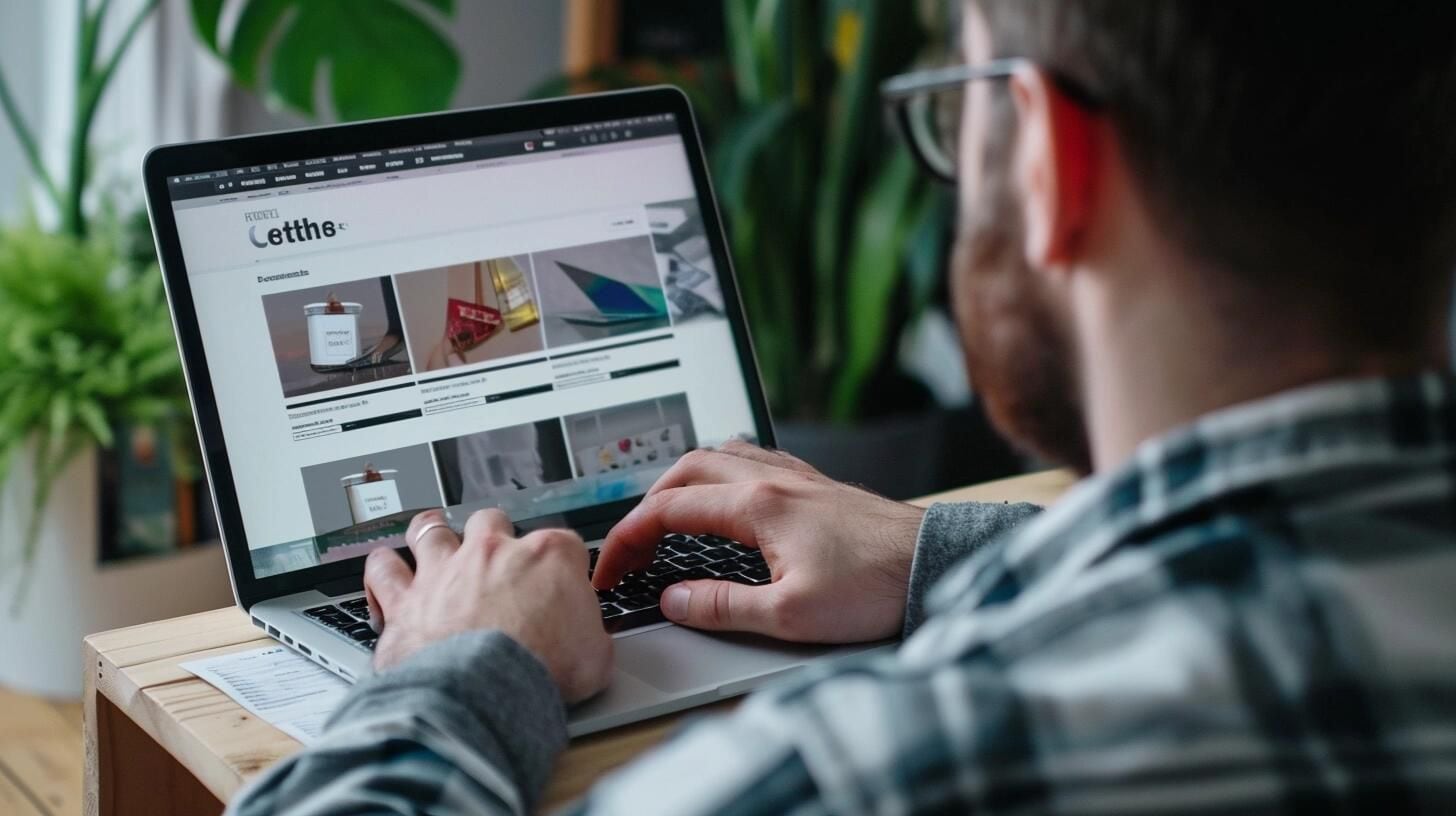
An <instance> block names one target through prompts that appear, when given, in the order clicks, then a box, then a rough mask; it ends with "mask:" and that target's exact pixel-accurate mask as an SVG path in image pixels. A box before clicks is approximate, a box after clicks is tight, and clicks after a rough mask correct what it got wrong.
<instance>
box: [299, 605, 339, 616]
mask: <svg viewBox="0 0 1456 816" xmlns="http://www.w3.org/2000/svg"><path fill="white" fill-rule="evenodd" d="M338 612H339V608H338V607H337V606H334V605H332V604H330V605H328V606H315V607H314V608H312V609H305V610H303V614H305V615H307V616H309V617H310V618H322V617H326V616H328V615H334V614H337V613H338Z"/></svg>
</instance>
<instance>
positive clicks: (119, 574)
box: [0, 451, 232, 697]
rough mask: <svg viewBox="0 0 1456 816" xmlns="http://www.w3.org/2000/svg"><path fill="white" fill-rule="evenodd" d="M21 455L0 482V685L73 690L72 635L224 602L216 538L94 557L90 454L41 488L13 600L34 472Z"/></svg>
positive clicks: (76, 646) (76, 667)
mask: <svg viewBox="0 0 1456 816" xmlns="http://www.w3.org/2000/svg"><path fill="white" fill-rule="evenodd" d="M31 474H32V470H31V460H30V458H29V456H26V455H22V456H20V457H18V458H17V460H16V462H15V463H14V466H13V467H12V468H11V472H10V478H9V480H8V481H7V483H6V485H5V487H4V489H3V490H0V565H3V566H0V686H5V687H7V688H11V689H14V690H17V691H21V692H25V693H30V694H38V695H44V696H48V697H79V696H80V695H81V639H82V638H83V637H85V636H86V635H88V634H92V633H94V632H100V631H104V630H107V629H115V628H118V627H121V626H132V625H134V624H138V623H145V622H147V621H153V620H159V619H162V618H169V617H175V616H177V615H185V614H188V613H191V612H200V611H203V610H206V609H216V608H217V607H220V606H227V605H228V604H230V603H232V589H231V588H230V586H229V584H228V576H227V567H226V565H225V563H224V561H223V554H222V547H221V546H219V545H216V544H209V545H203V546H199V547H195V548H190V549H187V550H183V551H181V552H178V553H176V554H172V555H163V556H151V557H141V558H133V559H129V560H125V561H121V562H118V563H115V564H110V565H101V564H98V563H97V561H96V555H97V508H98V504H97V498H98V497H97V473H96V454H95V452H94V451H88V452H86V453H84V454H82V455H79V456H77V457H76V458H75V460H74V461H73V462H72V463H71V464H70V465H69V466H68V467H67V468H66V470H65V472H64V473H62V474H61V478H60V479H59V480H58V481H57V482H56V484H55V486H54V487H53V488H52V489H51V496H50V500H49V502H48V504H47V506H46V509H45V521H44V522H43V523H42V525H41V531H40V541H39V542H38V546H37V549H36V556H35V560H34V562H33V563H32V564H31V566H30V568H29V571H28V573H27V581H28V584H29V588H28V590H27V591H26V593H25V599H24V601H23V602H22V604H21V606H20V607H19V608H18V609H16V608H15V604H14V601H15V599H16V593H17V589H18V587H17V583H16V580H15V578H16V571H17V569H18V568H17V566H16V559H17V558H18V556H19V553H20V551H21V549H22V544H23V541H22V539H23V537H24V535H25V527H24V525H25V523H26V521H27V519H29V518H30V506H31V497H32V495H33V492H32V491H33V490H34V482H33V480H32V478H31Z"/></svg>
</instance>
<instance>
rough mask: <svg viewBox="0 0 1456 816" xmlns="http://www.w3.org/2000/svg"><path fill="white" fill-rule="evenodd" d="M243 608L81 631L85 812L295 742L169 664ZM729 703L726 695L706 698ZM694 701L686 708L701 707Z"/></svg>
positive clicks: (202, 645)
mask: <svg viewBox="0 0 1456 816" xmlns="http://www.w3.org/2000/svg"><path fill="white" fill-rule="evenodd" d="M1071 483H1072V478H1071V477H1070V476H1069V475H1067V474H1066V473H1063V472H1060V471H1050V472H1047V473H1039V474H1033V475H1030V476H1021V477H1017V478H1014V479H1007V480H1003V481H1000V482H992V483H989V484H984V485H978V486H976V487H971V488H965V489H962V490H956V491H951V492H949V493H943V494H940V495H938V496H929V497H926V498H925V499H922V500H920V501H918V502H917V503H918V504H928V503H930V502H933V501H1030V502H1035V503H1038V504H1050V503H1051V502H1053V501H1054V500H1055V499H1056V498H1057V497H1058V496H1059V495H1061V493H1062V492H1063V491H1064V490H1066V488H1067V487H1068V486H1069V485H1070V484H1071ZM273 642H274V641H272V640H270V639H268V638H266V637H260V636H259V633H258V630H257V629H256V628H255V627H253V626H252V625H251V624H250V623H249V622H248V619H247V616H246V615H244V614H243V613H242V612H241V611H239V610H238V609H236V608H231V607H230V608H227V609H218V610H215V611H212V612H203V613H200V614H197V615H189V616H187V617H182V618H174V619H172V620H167V621H159V622H157V623H150V624H144V625H142V626H133V627H130V628H127V629H118V630H115V631H112V632H103V633H101V634H97V635H92V636H91V637H88V638H86V642H85V658H86V662H85V664H84V665H85V666H86V667H87V671H86V691H85V699H84V700H83V704H84V709H85V747H86V781H85V791H84V803H85V812H86V813H87V814H107V815H108V816H109V814H148V816H171V814H177V816H193V815H194V814H205V813H217V812H219V811H221V810H222V803H223V802H225V801H227V800H228V798H229V797H231V796H232V795H233V794H234V793H235V792H236V791H237V790H238V788H239V787H241V786H242V785H243V783H245V782H246V781H248V780H249V779H250V778H252V777H253V776H254V775H256V774H257V773H258V772H259V771H262V770H263V769H264V768H267V767H268V766H269V765H272V764H273V763H275V762H277V761H278V760H280V759H282V758H284V757H286V756H288V755H289V754H291V753H293V752H294V751H297V750H298V749H299V744H298V743H297V742H296V741H294V740H293V739H292V738H291V737H288V736H287V735H285V734H283V732H281V731H279V730H277V729H275V728H274V727H273V726H271V725H268V724H267V723H265V722H263V721H262V720H259V719H257V718H255V717H253V716H252V715H251V714H249V713H247V712H246V711H244V710H243V709H242V708H241V707H240V706H238V705H237V704H236V703H234V702H233V701H232V700H230V699H229V698H228V697H227V696H226V695H224V694H223V693H222V692H220V691H218V690H217V689H215V688H213V687H212V686H210V685H208V684H206V683H204V682H202V681H201V680H198V679H197V678H195V677H193V676H192V675H190V674H188V673H187V672H185V671H183V670H182V669H181V668H179V667H178V664H179V663H181V662H184V661H187V660H192V659H195V658H198V657H206V656H210V655H217V654H223V653H226V652H233V651H239V650H243V649H251V648H255V647H258V646H265V645H269V644H271V643H273ZM733 704H734V702H733V701H725V702H723V703H718V704H716V706H715V707H716V708H727V707H731V706H732V705H733ZM702 711H703V709H695V710H694V712H693V713H701V712H702ZM680 716H682V715H680V714H679V715H669V716H666V717H659V718H657V719H655V720H650V721H647V722H641V723H635V724H632V725H627V726H623V727H621V728H616V729H613V730H611V731H605V732H602V733H599V734H593V735H590V736H587V737H583V738H581V739H578V740H576V741H575V742H573V743H572V745H571V747H570V748H569V749H568V750H567V751H566V753H565V754H564V755H563V756H562V758H561V760H560V763H559V765H558V766H557V769H556V774H555V777H554V778H553V779H552V781H551V784H550V787H549V788H548V790H547V793H546V798H545V804H546V806H547V808H548V809H549V808H550V807H552V806H554V805H557V804H561V803H563V802H565V801H567V800H569V799H571V798H573V797H575V796H577V795H578V794H580V793H581V792H582V791H584V790H586V789H587V788H588V787H589V786H590V785H591V783H592V782H593V781H594V780H596V779H597V778H598V777H600V776H601V775H602V774H604V773H606V772H607V771H610V770H611V769H613V768H615V767H617V766H619V765H621V764H623V763H624V762H626V761H628V760H630V759H631V758H632V757H634V756H636V755H637V754H639V753H641V752H642V751H644V750H646V749H647V748H649V747H651V746H652V745H654V744H656V743H657V742H659V741H660V740H661V739H662V738H663V736H664V735H665V734H666V733H667V732H668V731H669V730H670V729H671V728H672V727H673V726H674V725H675V724H676V722H677V719H678V718H679V717H680Z"/></svg>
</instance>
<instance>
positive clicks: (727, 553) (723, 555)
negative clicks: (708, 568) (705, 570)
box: [699, 547, 740, 561]
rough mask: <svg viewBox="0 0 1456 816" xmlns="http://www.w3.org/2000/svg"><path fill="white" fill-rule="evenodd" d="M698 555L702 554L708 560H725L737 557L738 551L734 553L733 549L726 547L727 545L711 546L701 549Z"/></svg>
mask: <svg viewBox="0 0 1456 816" xmlns="http://www.w3.org/2000/svg"><path fill="white" fill-rule="evenodd" d="M699 555H701V556H703V557H704V558H706V559H708V560H709V561H727V560H728V559H730V558H737V557H738V556H739V555H740V553H736V552H734V551H733V550H730V549H728V548H727V547H712V548H709V549H706V550H703V551H702V552H701V553H699Z"/></svg>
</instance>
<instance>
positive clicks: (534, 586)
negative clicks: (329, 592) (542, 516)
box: [364, 510, 612, 703]
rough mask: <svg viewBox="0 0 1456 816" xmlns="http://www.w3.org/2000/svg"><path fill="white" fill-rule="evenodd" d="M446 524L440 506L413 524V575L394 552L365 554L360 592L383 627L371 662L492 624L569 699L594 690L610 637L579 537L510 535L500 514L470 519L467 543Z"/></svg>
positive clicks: (604, 677)
mask: <svg viewBox="0 0 1456 816" xmlns="http://www.w3.org/2000/svg"><path fill="white" fill-rule="evenodd" d="M444 522H445V516H444V514H443V513H441V512H440V511H438V510H431V511H429V512H426V513H421V514H419V515H418V516H415V518H414V520H413V521H411V522H410V527H409V530H408V532H406V533H405V541H406V542H407V543H408V544H409V547H410V550H411V551H412V552H413V553H414V556H415V565H416V566H415V571H414V572H413V573H412V572H410V568H409V566H408V565H406V564H405V562H404V560H403V559H402V558H400V557H399V555H398V554H397V553H396V552H395V551H394V550H392V549H388V548H385V549H379V550H375V551H374V552H371V553H370V554H369V559H368V561H367V562H366V563H365V566H364V589H365V590H366V592H367V594H368V597H369V613H370V615H371V616H372V617H373V618H374V620H375V621H377V622H379V623H381V624H382V626H383V634H381V635H380V638H379V644H378V646H377V648H376V649H375V651H374V665H375V668H378V669H387V668H389V667H390V666H393V665H395V664H397V663H399V662H400V661H402V660H404V659H406V658H408V657H409V656H410V655H412V654H414V653H415V652H417V651H419V650H420V649H422V648H424V647H425V646H428V645H429V644H431V643H434V642H435V641H439V640H444V639H445V638H448V637H450V636H451V635H455V634H460V633H462V632H470V631H475V630H479V629H498V630H500V631H501V632H504V633H505V634H506V635H509V636H510V637H511V638H513V639H514V640H515V641H516V642H517V643H520V644H521V645H522V646H524V647H525V648H526V649H527V650H529V651H530V652H531V653H532V654H534V655H536V657H537V658H539V659H540V660H541V662H542V663H544V664H545V665H546V668H547V670H549V671H550V672H551V676H552V677H554V678H555V679H556V685H557V687H558V688H560V689H561V696H562V698H563V699H565V700H566V702H568V703H574V702H578V701H580V700H584V699H586V698H588V697H590V696H592V695H593V694H595V693H597V692H598V691H601V690H602V688H604V687H605V686H606V684H607V681H608V679H610V677H611V674H612V639H611V637H610V636H609V635H607V633H606V631H605V630H604V629H603V628H602V613H601V609H600V607H598V606H597V598H596V594H595V593H594V592H592V589H591V586H590V585H588V584H587V581H586V573H587V551H586V547H585V546H584V545H583V544H582V540H581V537H580V536H578V535H577V534H576V533H572V532H569V531H566V530H541V531H538V532H534V533H531V534H530V535H528V536H526V537H524V538H521V539H516V538H513V537H512V532H513V528H512V527H511V522H510V520H509V519H507V518H506V515H505V514H504V513H502V512H501V511H499V510H481V511H479V512H477V513H475V514H473V515H471V517H470V519H469V520H468V521H466V523H465V537H464V541H461V539H460V538H459V537H458V536H456V535H455V533H454V532H453V531H452V530H451V529H450V528H449V527H447V526H445V524H444Z"/></svg>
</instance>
